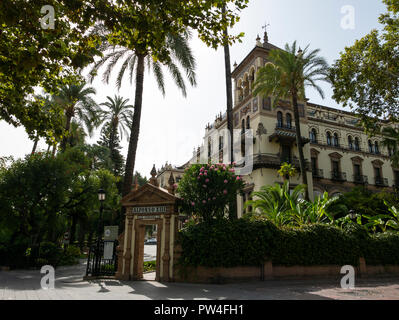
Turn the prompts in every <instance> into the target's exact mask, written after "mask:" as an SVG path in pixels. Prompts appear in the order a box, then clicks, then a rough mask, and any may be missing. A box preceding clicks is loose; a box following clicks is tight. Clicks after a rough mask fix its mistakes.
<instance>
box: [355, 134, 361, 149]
mask: <svg viewBox="0 0 399 320" xmlns="http://www.w3.org/2000/svg"><path fill="white" fill-rule="evenodd" d="M355 151H360V143H359V138H358V137H356V138H355Z"/></svg>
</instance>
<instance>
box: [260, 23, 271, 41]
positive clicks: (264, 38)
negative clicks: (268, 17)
mask: <svg viewBox="0 0 399 320" xmlns="http://www.w3.org/2000/svg"><path fill="white" fill-rule="evenodd" d="M267 27H270V23H266V22H265V25H264V26H263V27H262V29H264V30H265V34H264V36H263V42H264V43H268V42H269V37H268V35H267Z"/></svg>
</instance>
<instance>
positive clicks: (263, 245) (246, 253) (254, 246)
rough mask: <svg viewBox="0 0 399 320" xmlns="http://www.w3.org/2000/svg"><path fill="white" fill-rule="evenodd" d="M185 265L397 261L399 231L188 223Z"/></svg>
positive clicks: (241, 221)
mask: <svg viewBox="0 0 399 320" xmlns="http://www.w3.org/2000/svg"><path fill="white" fill-rule="evenodd" d="M177 243H179V244H180V245H181V248H182V254H181V257H180V258H179V261H178V263H179V264H180V265H182V266H194V267H195V266H204V267H236V266H259V265H261V264H263V263H264V262H265V261H268V260H271V261H272V262H273V264H274V265H282V266H293V265H302V266H317V265H347V264H349V265H353V266H357V265H358V263H359V258H360V257H364V258H365V260H366V263H367V264H370V265H380V264H383V265H387V264H399V235H398V234H397V233H396V234H394V233H386V234H381V235H368V234H367V232H365V231H364V230H363V229H361V228H359V227H357V226H356V225H353V226H349V227H348V228H346V229H340V228H338V227H334V226H331V225H326V224H315V225H307V226H304V227H302V228H277V227H276V226H275V225H274V224H273V223H271V222H268V221H249V220H246V219H239V220H219V221H216V220H215V221H212V222H209V223H200V224H197V225H190V226H188V227H187V228H185V229H183V230H181V231H180V232H179V235H178V238H177Z"/></svg>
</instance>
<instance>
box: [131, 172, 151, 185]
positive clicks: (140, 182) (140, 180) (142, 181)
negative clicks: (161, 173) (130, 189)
mask: <svg viewBox="0 0 399 320" xmlns="http://www.w3.org/2000/svg"><path fill="white" fill-rule="evenodd" d="M136 180H137V183H138V185H139V186H140V187H142V186H144V185H146V184H147V183H148V179H147V177H145V176H144V177H143V176H142V175H141V173H140V172H137V171H136V173H135V174H134V181H136Z"/></svg>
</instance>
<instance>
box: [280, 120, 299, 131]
mask: <svg viewBox="0 0 399 320" xmlns="http://www.w3.org/2000/svg"><path fill="white" fill-rule="evenodd" d="M279 129H280V130H281V129H282V130H289V131H294V132H295V131H296V128H295V127H294V126H292V125H290V124H286V123H281V122H277V124H276V130H279Z"/></svg>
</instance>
